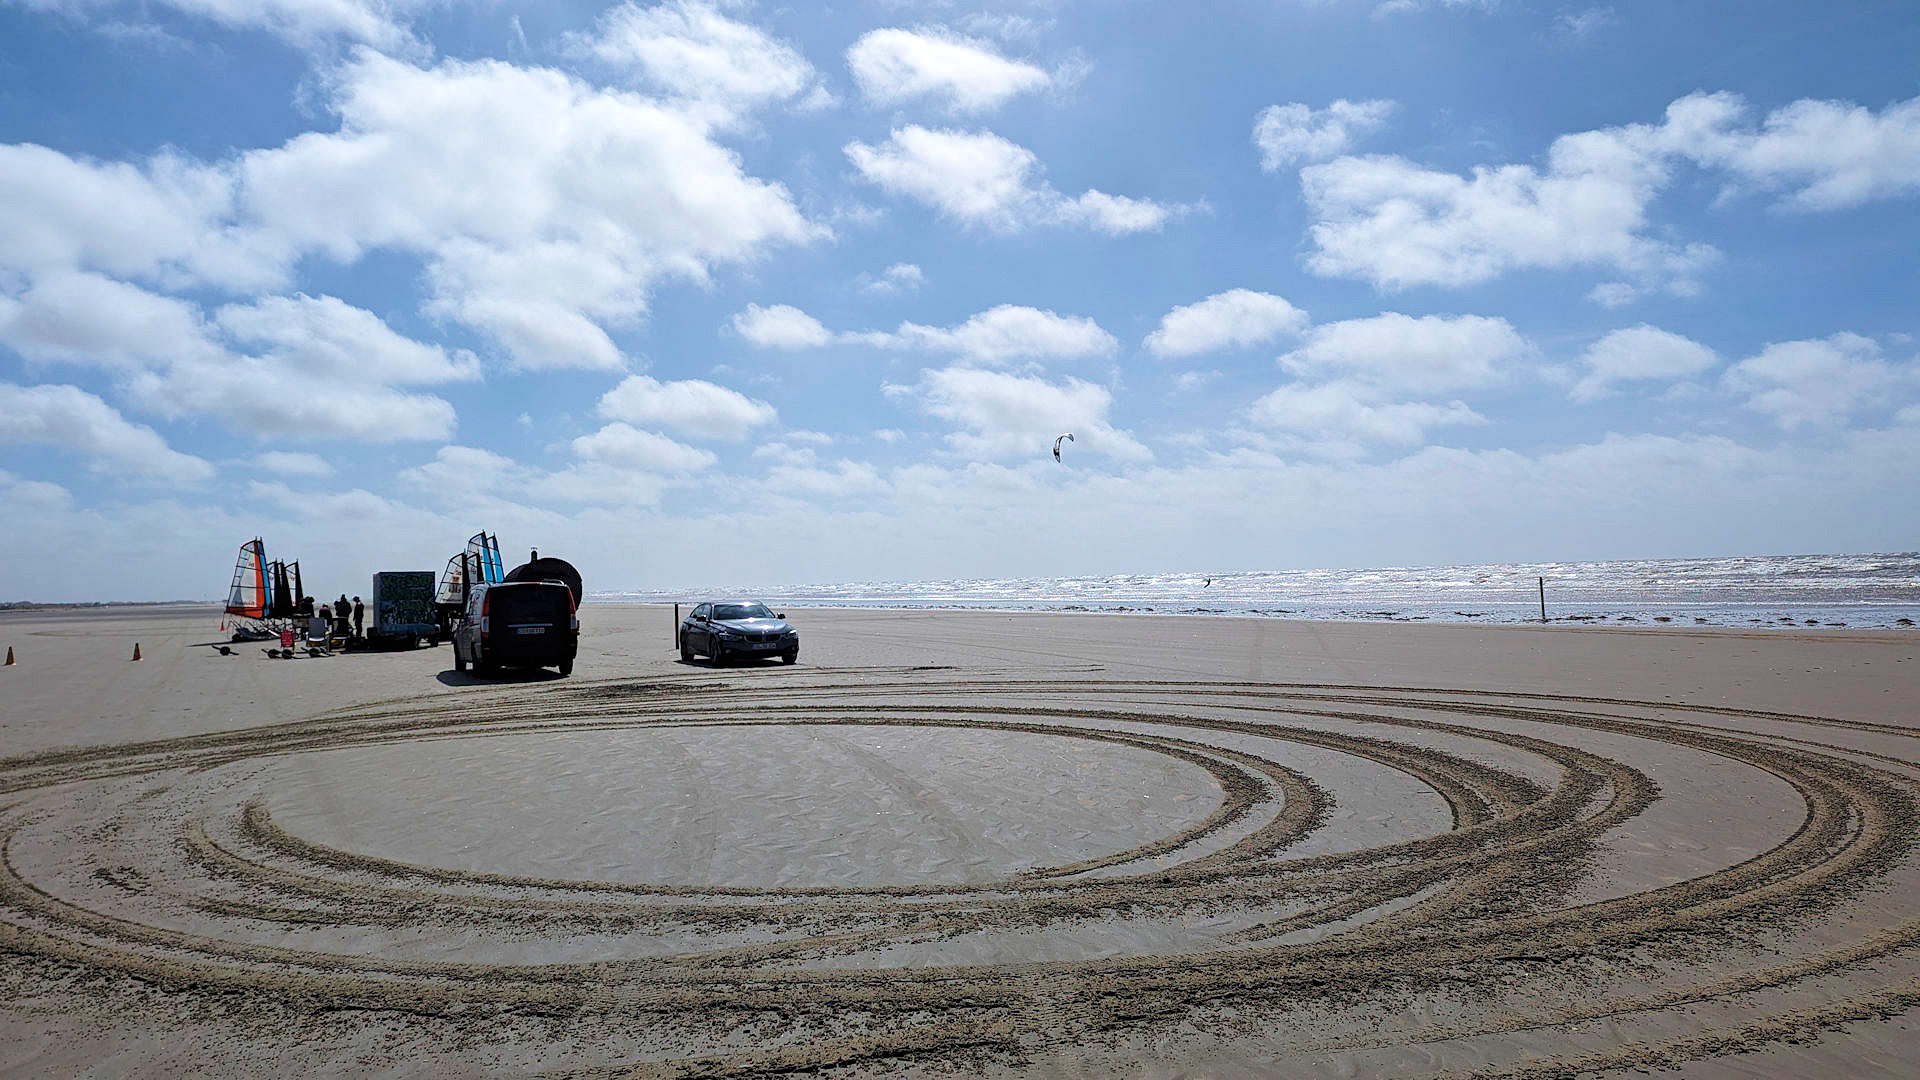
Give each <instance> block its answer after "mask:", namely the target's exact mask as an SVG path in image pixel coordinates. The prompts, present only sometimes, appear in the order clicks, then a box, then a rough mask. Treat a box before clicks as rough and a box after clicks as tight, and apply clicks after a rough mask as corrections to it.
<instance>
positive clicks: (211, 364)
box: [0, 271, 480, 441]
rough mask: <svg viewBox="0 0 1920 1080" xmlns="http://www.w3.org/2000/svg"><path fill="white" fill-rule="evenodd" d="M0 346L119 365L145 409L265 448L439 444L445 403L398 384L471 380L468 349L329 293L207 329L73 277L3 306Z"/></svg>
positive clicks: (175, 311)
mask: <svg viewBox="0 0 1920 1080" xmlns="http://www.w3.org/2000/svg"><path fill="white" fill-rule="evenodd" d="M0 342H4V343H6V344H8V345H11V346H13V347H14V348H16V349H18V350H20V352H21V353H22V354H24V355H26V356H28V357H31V358H34V359H39V360H61V361H69V362H81V363H92V364H99V365H104V366H107V367H111V368H114V369H117V370H119V371H120V372H121V373H122V375H123V382H122V385H123V388H124V389H125V391H126V393H127V396H128V398H129V399H130V400H131V401H132V402H133V403H134V404H135V405H137V406H139V407H141V408H144V409H146V410H148V411H151V412H154V413H157V414H159V415H161V416H167V417H181V416H188V415H193V414H205V415H210V416H213V417H214V418H216V419H217V420H219V421H220V422H221V423H222V424H223V425H225V426H227V427H229V428H232V429H234V430H237V431H242V432H247V433H250V434H253V435H257V436H260V437H262V438H278V439H316V438H319V439H326V438H354V439H362V440H373V441H391V440H397V439H444V438H446V437H447V436H448V435H449V434H451V433H452V431H453V426H454V411H453V406H451V405H449V404H448V403H447V402H446V401H444V400H442V399H440V398H438V397H432V396H428V395H422V394H406V393H401V392H398V391H396V390H394V389H393V387H394V386H396V385H408V384H418V383H439V382H449V381H455V380H465V379H474V378H478V377H479V374H480V369H479V362H478V361H477V360H476V359H475V358H474V357H473V356H472V355H471V354H470V353H466V352H462V351H454V352H449V351H448V350H446V349H444V348H442V347H440V346H437V345H427V344H423V343H421V342H417V341H414V340H412V339H410V338H407V337H404V336H402V335H400V334H398V333H395V332H394V331H393V330H392V329H391V328H390V327H388V326H387V325H386V324H385V323H384V322H382V321H381V320H380V319H379V318H378V317H377V316H375V315H374V314H373V313H371V312H368V311H364V310H362V309H360V308H356V307H353V306H352V305H350V304H347V303H345V302H343V301H341V300H338V299H335V298H333V297H330V296H320V297H312V296H305V295H295V296H270V297H263V298H260V299H258V300H255V301H253V302H252V303H248V304H229V305H227V306H225V307H223V308H221V309H220V310H219V311H217V312H216V313H215V315H214V318H213V319H212V320H211V321H209V320H206V319H203V318H202V317H201V315H200V313H199V311H198V310H197V309H196V308H195V307H194V306H193V305H191V304H189V303H187V302H185V301H182V300H178V299H175V298H172V297H164V296H159V295H156V294H154V293H150V292H148V291H146V290H144V289H141V288H139V287H137V286H134V285H130V284H127V283H125V282H120V281H114V280H112V279H109V278H105V277H102V276H100V275H98V274H92V273H85V272H73V271H66V272H54V273H51V274H48V275H46V276H45V277H43V278H41V279H39V280H37V281H36V282H35V283H34V284H33V285H32V286H31V287H30V288H28V289H27V290H25V291H24V292H23V293H22V294H21V295H20V297H19V299H17V300H9V299H7V298H5V297H4V296H0Z"/></svg>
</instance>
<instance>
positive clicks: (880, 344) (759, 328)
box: [733, 304, 1120, 367]
mask: <svg viewBox="0 0 1920 1080" xmlns="http://www.w3.org/2000/svg"><path fill="white" fill-rule="evenodd" d="M733 327H734V329H735V330H736V331H737V332H738V333H739V334H740V335H741V336H742V337H744V338H746V339H747V340H748V341H751V342H753V343H754V344H755V345H759V346H761V347H763V348H779V349H803V348H814V347H818V346H821V345H827V344H831V343H833V342H843V343H848V344H858V345H868V346H872V347H874V348H878V349H911V350H916V351H922V352H939V353H950V354H952V355H954V356H958V357H960V358H962V359H964V360H966V361H968V362H969V363H973V364H982V365H987V366H995V367H997V366H1001V365H1005V364H1009V363H1013V362H1015V361H1020V360H1079V359H1084V358H1087V357H1092V356H1109V355H1112V353H1113V351H1114V350H1115V349H1116V348H1118V347H1119V344H1120V343H1119V341H1118V340H1116V339H1115V338H1114V336H1113V335H1112V334H1109V333H1107V332H1106V331H1105V330H1103V329H1101V328H1100V324H1099V323H1097V322H1094V321H1093V320H1092V319H1089V318H1087V317H1085V316H1082V315H1061V314H1058V313H1055V312H1052V311H1043V310H1041V309H1040V308H1034V307H1026V306H1023V305H1018V304H1001V305H999V306H997V307H992V308H988V309H987V310H986V311H982V312H978V313H976V314H974V315H972V316H971V317H969V318H968V319H967V320H966V321H965V322H962V323H958V324H955V325H953V326H927V325H923V324H921V323H915V322H903V323H901V324H900V325H899V327H897V328H896V329H893V330H853V331H847V332H844V333H835V332H833V331H831V330H829V329H827V328H826V327H825V326H822V325H821V324H820V321H819V320H817V319H815V318H814V317H813V316H811V315H808V314H807V313H806V312H804V311H801V310H800V309H799V308H796V307H789V306H787V305H784V304H776V305H774V306H773V307H767V308H763V307H760V306H759V305H757V304H748V305H747V309H746V310H745V311H743V312H741V313H740V314H738V315H735V316H734V317H733Z"/></svg>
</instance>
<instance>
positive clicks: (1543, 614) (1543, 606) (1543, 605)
mask: <svg viewBox="0 0 1920 1080" xmlns="http://www.w3.org/2000/svg"><path fill="white" fill-rule="evenodd" d="M1539 581H1540V621H1541V622H1546V621H1547V579H1546V578H1540V579H1539Z"/></svg>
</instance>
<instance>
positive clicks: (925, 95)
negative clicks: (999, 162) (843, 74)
mask: <svg viewBox="0 0 1920 1080" xmlns="http://www.w3.org/2000/svg"><path fill="white" fill-rule="evenodd" d="M847 67H848V69H849V70H851V71H852V72H853V79H854V82H856V83H858V84H859V86H860V92H861V93H862V94H863V95H865V97H866V99H867V100H868V101H869V102H871V103H873V104H875V105H883V106H892V105H901V104H905V103H907V102H910V101H916V100H922V99H926V100H932V101H935V102H938V103H939V104H941V105H943V106H944V107H945V108H946V109H947V110H948V111H949V112H953V113H981V112H987V111H989V110H992V109H997V108H999V107H1000V106H1001V105H1003V104H1005V103H1006V101H1007V100H1008V99H1009V98H1012V97H1013V96H1015V95H1016V94H1022V93H1027V92H1031V91H1034V90H1041V89H1044V88H1046V87H1047V86H1048V85H1049V84H1050V83H1051V82H1052V77H1051V76H1049V75H1048V74H1047V73H1046V72H1045V71H1043V70H1042V69H1040V68H1038V67H1035V66H1034V65H1032V64H1029V63H1026V62H1025V61H1021V60H1010V59H1008V58H1006V57H1004V56H1002V55H1000V52H999V50H998V49H996V48H995V47H994V46H993V45H992V44H991V43H990V42H985V41H980V40H977V39H974V38H969V37H965V36H962V35H960V34H955V33H952V32H950V31H945V30H941V29H938V28H930V29H925V30H917V31H916V30H902V29H899V28H897V27H890V28H887V29H882V30H871V31H868V32H867V33H865V34H863V35H861V36H860V39H859V40H858V41H855V42H854V43H853V45H852V46H851V47H849V48H848V49H847Z"/></svg>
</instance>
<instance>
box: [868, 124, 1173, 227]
mask: <svg viewBox="0 0 1920 1080" xmlns="http://www.w3.org/2000/svg"><path fill="white" fill-rule="evenodd" d="M845 152H846V155H847V159H848V160H849V161H851V162H852V163H853V166H854V168H855V169H856V170H857V171H858V172H859V173H860V176H861V178H862V179H864V180H866V181H867V182H868V183H871V184H876V185H878V186H879V187H881V188H883V189H884V190H886V191H888V192H890V193H891V194H894V195H897V196H903V197H905V198H910V199H913V200H915V201H917V202H920V203H923V204H925V205H927V206H930V207H932V208H933V209H934V210H935V211H936V212H938V213H939V214H940V215H941V216H942V217H945V218H948V219H950V220H952V221H957V222H959V223H960V224H962V225H976V226H980V227H983V228H987V229H992V230H994V231H996V232H1006V233H1013V232H1020V231H1023V230H1025V229H1028V228H1032V227H1034V226H1039V225H1077V226H1083V227H1085V228H1090V229H1094V230H1096V231H1099V232H1105V233H1110V234H1113V235H1122V234H1126V233H1135V232H1154V231H1157V230H1159V229H1160V228H1161V226H1163V225H1165V224H1166V222H1167V221H1169V220H1171V219H1173V218H1177V217H1179V216H1182V215H1184V214H1186V213H1188V212H1190V211H1191V210H1192V209H1193V208H1192V207H1189V206H1174V205H1168V204H1164V203H1158V202H1154V201H1152V200H1148V199H1132V198H1128V197H1126V196H1121V195H1109V194H1107V193H1106V192H1103V191H1087V192H1084V193H1082V194H1080V195H1078V196H1075V197H1071V198H1070V197H1068V196H1066V195H1063V194H1061V193H1060V192H1059V191H1058V190H1057V189H1055V188H1054V186H1053V185H1052V184H1050V183H1048V182H1047V181H1046V180H1045V179H1043V178H1041V176H1040V175H1039V174H1040V173H1041V171H1042V170H1041V167H1040V159H1039V158H1037V157H1035V156H1034V154H1033V152H1032V151H1031V150H1028V149H1027V148H1026V147H1024V146H1020V145H1018V144H1015V143H1012V142H1009V141H1007V140H1006V139H1003V138H1001V137H1000V136H998V135H995V134H994V133H993V132H990V131H979V132H966V131H952V130H945V129H933V128H924V127H921V126H919V125H917V124H908V125H907V126H905V127H901V128H895V129H894V130H893V133H892V134H891V135H890V136H888V138H887V141H885V142H883V143H879V144H869V143H863V142H859V141H857V140H856V141H854V142H850V143H848V144H847V145H846V147H845Z"/></svg>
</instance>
